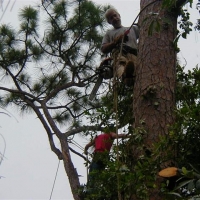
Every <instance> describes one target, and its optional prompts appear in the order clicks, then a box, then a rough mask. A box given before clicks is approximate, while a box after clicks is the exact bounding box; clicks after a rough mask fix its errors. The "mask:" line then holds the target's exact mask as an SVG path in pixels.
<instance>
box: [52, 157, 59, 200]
mask: <svg viewBox="0 0 200 200" xmlns="http://www.w3.org/2000/svg"><path fill="white" fill-rule="evenodd" d="M59 165H60V160H59V161H58V167H57V170H56V175H55V178H54V182H53V187H52V189H51V194H50V198H49V200H51V197H52V194H53V190H54V186H55V183H56V178H57V175H58V169H59Z"/></svg>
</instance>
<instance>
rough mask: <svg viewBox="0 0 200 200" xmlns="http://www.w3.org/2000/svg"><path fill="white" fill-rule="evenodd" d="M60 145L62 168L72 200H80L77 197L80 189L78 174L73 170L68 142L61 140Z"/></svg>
mask: <svg viewBox="0 0 200 200" xmlns="http://www.w3.org/2000/svg"><path fill="white" fill-rule="evenodd" d="M60 143H61V148H62V154H63V162H64V167H65V171H66V173H67V176H68V179H69V183H70V186H71V190H72V194H73V197H74V200H80V197H79V195H78V189H80V182H79V178H78V173H77V171H76V169H75V168H74V165H73V162H72V160H71V156H70V152H69V146H68V142H67V141H66V139H61V141H60Z"/></svg>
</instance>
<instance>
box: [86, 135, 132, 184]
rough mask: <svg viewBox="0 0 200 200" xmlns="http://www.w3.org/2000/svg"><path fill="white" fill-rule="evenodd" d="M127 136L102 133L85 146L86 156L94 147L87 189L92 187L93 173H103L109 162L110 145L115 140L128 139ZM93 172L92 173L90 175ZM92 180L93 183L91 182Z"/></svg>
mask: <svg viewBox="0 0 200 200" xmlns="http://www.w3.org/2000/svg"><path fill="white" fill-rule="evenodd" d="M128 137H129V135H127V134H116V133H114V132H108V133H102V134H101V135H98V136H96V137H95V138H94V139H93V140H92V141H90V142H89V143H88V144H87V145H86V146H85V150H84V153H85V154H86V155H87V154H88V152H87V150H88V148H89V147H92V146H93V147H94V152H93V159H92V162H91V164H90V167H89V176H88V184H87V185H88V187H94V182H95V180H94V179H95V175H94V172H95V170H96V172H97V173H98V172H100V171H103V170H104V169H105V167H106V165H107V162H108V160H109V152H110V149H111V147H112V144H113V142H114V140H115V139H117V138H128ZM92 172H93V173H92ZM93 180H94V181H93Z"/></svg>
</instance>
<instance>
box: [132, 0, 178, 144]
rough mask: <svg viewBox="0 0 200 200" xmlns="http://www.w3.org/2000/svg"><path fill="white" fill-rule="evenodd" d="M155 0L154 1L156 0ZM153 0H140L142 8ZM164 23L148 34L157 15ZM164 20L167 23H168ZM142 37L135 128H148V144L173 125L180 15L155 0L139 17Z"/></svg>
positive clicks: (136, 91)
mask: <svg viewBox="0 0 200 200" xmlns="http://www.w3.org/2000/svg"><path fill="white" fill-rule="evenodd" d="M154 1H155V0H154ZM151 2H153V1H152V0H149V1H146V0H141V9H142V8H143V7H144V6H146V5H147V4H149V3H151ZM150 13H157V14H158V15H157V16H156V18H157V19H158V20H159V23H160V25H161V30H160V32H157V33H155V32H154V33H153V35H152V36H151V35H149V34H148V30H149V25H150V22H152V20H154V19H153V18H154V16H152V14H150ZM165 20H167V21H168V23H169V24H168V23H165ZM139 26H140V39H139V47H138V48H139V55H138V65H137V68H136V81H135V87H134V104H133V106H134V117H135V127H138V126H141V122H143V125H144V127H145V128H146V130H147V131H148V140H147V144H148V145H150V146H151V143H152V142H156V141H157V140H158V136H159V135H160V134H161V135H163V134H168V125H171V124H173V121H174V117H173V111H174V108H175V78H176V69H175V67H176V52H175V49H174V47H173V40H174V38H175V36H176V30H177V29H176V26H177V18H176V17H173V16H170V14H169V13H168V12H167V11H165V10H161V2H160V1H156V2H155V3H153V4H152V5H150V6H148V7H146V9H145V10H144V11H143V12H142V13H141V16H140V19H139Z"/></svg>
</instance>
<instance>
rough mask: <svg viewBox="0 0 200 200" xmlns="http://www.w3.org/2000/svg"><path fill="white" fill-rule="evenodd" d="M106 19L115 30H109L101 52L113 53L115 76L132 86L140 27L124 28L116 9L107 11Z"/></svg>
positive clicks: (104, 38)
mask: <svg viewBox="0 0 200 200" xmlns="http://www.w3.org/2000/svg"><path fill="white" fill-rule="evenodd" d="M105 18H106V20H107V22H108V23H109V24H111V25H112V26H113V29H111V30H108V31H107V32H106V34H105V36H104V37H103V40H102V46H101V51H102V52H103V53H104V54H107V53H111V57H112V58H113V70H114V75H116V77H117V78H119V79H121V80H122V81H123V82H124V83H125V84H127V85H132V84H133V83H134V67H135V65H136V56H137V40H138V38H139V29H138V26H136V25H134V26H131V27H130V28H129V27H123V26H122V24H121V17H120V14H119V13H118V11H117V10H116V9H114V8H110V9H108V10H107V11H106V13H105ZM121 44H122V49H121Z"/></svg>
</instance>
